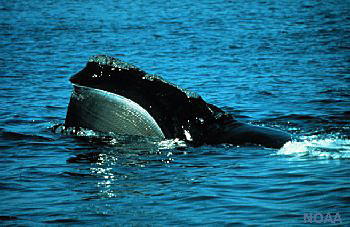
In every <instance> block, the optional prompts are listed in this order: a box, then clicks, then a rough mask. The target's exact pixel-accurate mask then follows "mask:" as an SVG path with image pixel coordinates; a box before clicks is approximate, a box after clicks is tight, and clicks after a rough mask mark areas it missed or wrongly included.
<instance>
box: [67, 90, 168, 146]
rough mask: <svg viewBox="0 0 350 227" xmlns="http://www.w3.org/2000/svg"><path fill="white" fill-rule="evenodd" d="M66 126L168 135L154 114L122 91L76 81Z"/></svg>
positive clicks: (131, 133) (140, 134) (118, 132)
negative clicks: (89, 85)
mask: <svg viewBox="0 0 350 227" xmlns="http://www.w3.org/2000/svg"><path fill="white" fill-rule="evenodd" d="M73 87H74V88H73V92H72V95H71V98H70V103H69V106H68V112H67V117H66V122H65V125H66V126H68V127H69V126H79V127H83V128H89V129H94V130H97V131H101V132H114V133H117V134H126V135H139V136H146V137H151V138H155V139H164V138H165V136H164V133H163V132H162V130H161V128H160V127H159V125H158V124H157V122H156V121H155V120H154V118H153V117H152V116H151V115H150V114H149V113H148V112H147V111H146V110H145V109H144V108H142V107H141V106H140V105H139V104H137V103H136V102H134V101H132V100H130V99H127V98H125V97H123V96H121V95H117V94H114V93H111V92H107V91H103V90H100V89H95V88H90V87H86V86H81V85H77V84H73Z"/></svg>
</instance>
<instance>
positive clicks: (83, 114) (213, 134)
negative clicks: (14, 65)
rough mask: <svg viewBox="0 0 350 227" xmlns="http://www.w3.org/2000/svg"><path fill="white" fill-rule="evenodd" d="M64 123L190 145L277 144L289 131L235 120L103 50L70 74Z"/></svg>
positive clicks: (184, 91) (186, 92) (272, 145)
mask: <svg viewBox="0 0 350 227" xmlns="http://www.w3.org/2000/svg"><path fill="white" fill-rule="evenodd" d="M70 81H71V83H72V84H73V92H72V95H71V98H70V102H69V105H68V110H67V116H66V120H65V126H66V127H83V128H88V129H93V130H97V131H101V132H114V133H117V134H127V135H139V136H146V137H152V138H156V139H159V140H163V139H176V138H178V139H181V140H184V141H186V142H187V143H188V144H190V145H192V146H201V145H204V144H208V145H215V144H222V143H229V144H233V145H243V144H255V145H261V146H264V147H269V148H280V147H282V146H283V145H284V144H285V143H286V142H288V141H290V140H291V135H290V134H288V133H286V132H283V131H280V130H277V129H273V128H267V127H261V126H255V125H250V124H246V123H243V122H239V121H237V120H236V119H235V118H234V117H233V116H232V115H231V114H229V113H227V112H225V111H223V110H222V109H220V108H219V107H216V106H215V105H213V104H210V103H207V102H205V101H204V100H203V99H202V97H201V96H199V95H197V94H196V93H193V92H190V91H188V90H186V89H183V88H180V87H179V86H177V85H175V84H172V83H170V82H168V81H166V80H164V79H163V78H162V77H160V76H157V75H152V74H148V73H146V72H145V71H143V70H141V69H139V68H137V67H136V66H134V65H132V64H129V63H126V62H124V61H122V60H120V59H117V58H113V57H109V56H106V55H97V56H93V57H91V58H90V59H89V61H88V63H87V65H86V66H85V68H84V69H82V70H81V71H80V72H78V73H77V74H75V75H74V76H72V77H71V78H70Z"/></svg>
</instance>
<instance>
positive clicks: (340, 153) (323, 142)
mask: <svg viewBox="0 0 350 227" xmlns="http://www.w3.org/2000/svg"><path fill="white" fill-rule="evenodd" d="M277 154H278V155H289V156H295V157H315V158H322V159H350V140H349V139H344V138H336V137H333V136H332V137H331V138H319V136H304V137H302V138H301V139H300V141H291V142H288V143H286V144H285V145H284V146H283V147H282V148H281V149H280V150H279V151H278V152H277Z"/></svg>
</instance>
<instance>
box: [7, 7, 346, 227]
mask: <svg viewBox="0 0 350 227" xmlns="http://www.w3.org/2000/svg"><path fill="white" fill-rule="evenodd" d="M0 3H1V4H0V19H1V20H0V34H1V36H0V37H1V38H0V200H1V202H0V225H1V226H42V225H50V224H53V225H68V226H70V225H77V226H78V225H84V226H85V225H92V226H101V225H103V226H114V225H130V226H145V225H148V226H168V225H176V226H187V225H209V226H222V225H233V226H246V225H259V226H260V225H266V226H271V225H272V226H277V225H282V226H304V225H308V224H309V225H311V223H310V220H309V219H307V218H306V219H305V214H307V215H308V216H306V217H310V215H314V216H315V215H316V214H317V215H316V219H314V218H313V219H312V220H311V222H312V224H313V225H315V222H321V218H322V217H323V219H322V222H321V223H319V224H322V225H325V226H326V225H327V226H328V225H334V226H337V225H339V226H346V225H348V226H349V225H350V86H349V85H350V1H349V0H333V1H330V0H322V1H321V0H305V1H301V0H294V1H287V0H279V1H273V0H248V1H247V0H236V1H234V0H232V1H219V0H217V1H209V0H204V1H188V0H182V1H174V0H166V1H152V0H150V1H130V0H119V1H111V0H104V1H99V0H94V1H91V0H86V1H66V0H54V1H53V0H52V1H50V0H48V1H37V0H32V1H5V0H0ZM96 54H108V55H110V56H113V57H118V58H120V59H122V60H124V61H128V62H131V63H133V64H134V65H136V66H138V67H140V68H141V69H143V70H145V71H146V72H149V73H155V74H159V75H162V76H163V77H164V78H165V79H166V80H169V81H171V82H173V83H175V84H177V85H180V86H181V87H184V88H187V89H189V90H191V91H194V92H196V93H198V94H200V95H201V96H202V97H203V99H205V100H206V101H207V102H210V103H213V104H215V105H216V106H219V107H221V108H223V109H224V110H226V111H228V112H230V113H232V114H234V115H235V116H236V117H237V119H239V120H241V121H244V122H248V123H252V124H257V125H265V126H269V127H274V128H279V129H282V130H285V131H288V132H290V133H292V134H293V136H294V138H295V140H294V141H293V142H289V143H287V144H285V146H284V147H283V148H281V149H279V150H277V149H267V148H264V147H260V146H240V147H237V146H232V145H229V144H222V145H218V146H202V147H198V148H192V147H186V146H184V144H183V143H181V142H177V141H163V142H161V143H154V142H150V141H147V140H146V139H140V140H134V139H130V138H127V137H123V136H118V135H113V134H108V135H101V134H99V133H97V132H93V131H89V130H86V132H85V133H82V134H81V135H78V136H73V135H71V134H69V133H65V132H62V131H60V130H54V128H55V126H57V125H58V124H62V123H64V119H65V115H66V111H67V105H68V102H69V97H70V93H71V91H72V85H71V84H70V83H69V81H68V79H69V77H70V76H72V75H74V74H75V73H76V72H78V71H79V70H81V69H82V68H83V67H84V66H85V64H86V62H87V60H88V58H89V57H90V56H92V55H96ZM327 213H330V215H331V220H332V221H333V222H335V223H334V224H332V223H331V220H330V219H329V218H326V217H327ZM336 214H338V216H337V217H338V218H336ZM339 218H340V219H341V221H340V220H339ZM305 221H306V224H305V223H304V222H305ZM316 224H317V223H316Z"/></svg>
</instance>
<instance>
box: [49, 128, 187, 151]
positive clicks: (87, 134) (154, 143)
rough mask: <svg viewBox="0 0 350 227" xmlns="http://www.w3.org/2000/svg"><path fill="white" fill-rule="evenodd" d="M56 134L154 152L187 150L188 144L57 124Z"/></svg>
mask: <svg viewBox="0 0 350 227" xmlns="http://www.w3.org/2000/svg"><path fill="white" fill-rule="evenodd" d="M51 130H52V131H53V132H54V133H59V134H63V135H69V136H76V137H78V138H81V139H85V140H87V141H88V142H90V143H99V144H105V145H110V146H116V147H126V146H127V147H129V148H132V147H133V148H137V147H140V146H141V147H142V148H148V149H149V150H153V151H162V150H169V149H185V148H187V144H186V142H185V141H183V140H180V139H167V140H161V141H159V139H155V138H149V137H143V136H135V135H122V134H116V133H113V132H108V133H106V132H98V131H94V130H91V129H86V128H81V127H66V126H64V125H63V124H57V125H54V126H53V127H51Z"/></svg>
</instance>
